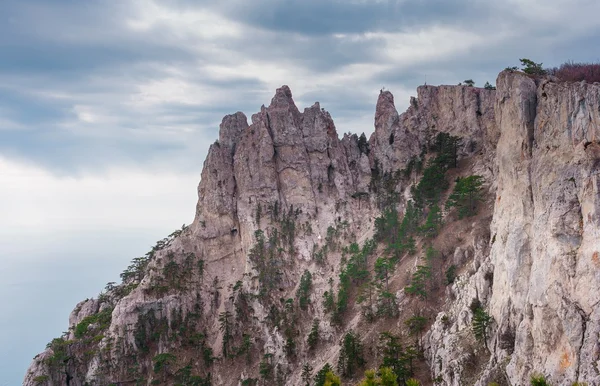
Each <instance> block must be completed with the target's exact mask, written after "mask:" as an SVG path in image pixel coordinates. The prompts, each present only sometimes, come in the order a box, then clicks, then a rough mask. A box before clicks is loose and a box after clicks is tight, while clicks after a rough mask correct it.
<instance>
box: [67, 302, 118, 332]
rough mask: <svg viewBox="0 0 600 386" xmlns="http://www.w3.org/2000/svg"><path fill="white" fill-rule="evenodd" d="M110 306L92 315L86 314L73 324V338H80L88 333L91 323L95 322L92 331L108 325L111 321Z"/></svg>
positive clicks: (102, 328) (103, 328)
mask: <svg viewBox="0 0 600 386" xmlns="http://www.w3.org/2000/svg"><path fill="white" fill-rule="evenodd" d="M112 311H113V309H112V308H106V309H104V310H103V311H101V312H98V313H97V314H94V315H89V316H86V317H85V318H83V319H82V320H81V322H79V323H77V325H76V326H75V332H74V333H75V338H77V339H81V338H83V337H84V336H85V335H86V334H87V333H88V328H89V326H90V325H91V324H95V325H96V326H95V328H94V331H101V330H105V329H107V328H108V327H110V322H111V321H112Z"/></svg>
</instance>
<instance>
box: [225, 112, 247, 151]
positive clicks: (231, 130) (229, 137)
mask: <svg viewBox="0 0 600 386" xmlns="http://www.w3.org/2000/svg"><path fill="white" fill-rule="evenodd" d="M247 128H248V120H247V118H246V115H244V113H242V112H241V111H238V112H237V113H235V114H230V115H226V116H225V117H223V120H222V121H221V125H220V126H219V143H220V144H221V145H222V146H227V147H229V148H231V149H233V148H234V147H235V145H236V144H237V143H238V142H239V139H240V138H241V136H242V132H243V131H244V130H245V129H247Z"/></svg>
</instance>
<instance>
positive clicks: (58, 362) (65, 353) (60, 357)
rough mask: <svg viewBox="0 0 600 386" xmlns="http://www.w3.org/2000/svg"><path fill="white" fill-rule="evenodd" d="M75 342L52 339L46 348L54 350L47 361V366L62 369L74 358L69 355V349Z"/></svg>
mask: <svg viewBox="0 0 600 386" xmlns="http://www.w3.org/2000/svg"><path fill="white" fill-rule="evenodd" d="M71 344H73V341H70V340H66V339H64V338H55V339H52V341H51V342H50V343H48V345H47V346H46V348H49V349H52V355H51V356H49V357H48V358H47V359H46V364H47V365H48V366H49V367H51V368H62V367H65V366H66V365H67V363H68V362H69V361H70V360H71V359H72V358H73V357H72V356H71V355H70V354H69V351H70V350H69V347H70V346H71Z"/></svg>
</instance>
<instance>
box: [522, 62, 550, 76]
mask: <svg viewBox="0 0 600 386" xmlns="http://www.w3.org/2000/svg"><path fill="white" fill-rule="evenodd" d="M519 61H520V62H521V70H522V71H523V72H524V73H526V74H529V75H545V74H546V70H544V67H543V66H542V63H536V62H534V61H533V60H530V59H525V58H524V59H519Z"/></svg>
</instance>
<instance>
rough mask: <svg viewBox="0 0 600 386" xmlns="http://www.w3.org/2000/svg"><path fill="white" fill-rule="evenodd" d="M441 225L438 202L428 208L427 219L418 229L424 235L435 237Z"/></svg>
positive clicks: (440, 212)
mask: <svg viewBox="0 0 600 386" xmlns="http://www.w3.org/2000/svg"><path fill="white" fill-rule="evenodd" d="M441 226H442V211H441V209H440V207H439V206H438V204H433V205H432V206H431V207H430V208H429V213H428V214H427V219H426V220H425V224H423V225H422V226H421V227H420V228H419V230H420V231H421V233H422V234H423V235H424V236H426V237H435V236H437V234H438V231H439V229H440V227H441Z"/></svg>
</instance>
